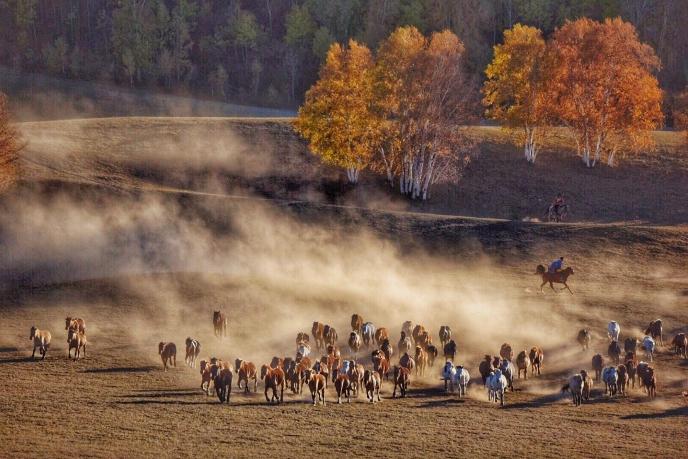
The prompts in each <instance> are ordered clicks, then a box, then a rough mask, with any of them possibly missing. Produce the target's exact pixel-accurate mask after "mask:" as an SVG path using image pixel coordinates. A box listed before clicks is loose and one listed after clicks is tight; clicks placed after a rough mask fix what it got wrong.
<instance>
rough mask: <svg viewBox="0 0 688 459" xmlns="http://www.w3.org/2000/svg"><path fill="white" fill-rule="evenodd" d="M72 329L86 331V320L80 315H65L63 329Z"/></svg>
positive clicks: (80, 331)
mask: <svg viewBox="0 0 688 459" xmlns="http://www.w3.org/2000/svg"><path fill="white" fill-rule="evenodd" d="M69 329H73V330H76V331H78V332H79V333H86V322H84V319H82V318H80V317H74V318H72V317H67V318H66V319H65V330H69Z"/></svg>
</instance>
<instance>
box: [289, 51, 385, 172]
mask: <svg viewBox="0 0 688 459" xmlns="http://www.w3.org/2000/svg"><path fill="white" fill-rule="evenodd" d="M373 67H374V63H373V57H372V55H371V53H370V50H369V49H368V48H367V47H366V46H365V45H362V44H359V43H358V42H356V41H355V40H350V41H349V45H348V47H346V48H344V47H342V46H341V45H339V44H338V43H335V44H333V45H332V46H331V47H330V49H329V51H328V53H327V58H326V60H325V63H324V64H323V67H322V69H321V70H320V79H319V80H318V82H317V83H316V84H315V85H313V87H311V88H310V89H309V90H308V92H307V93H306V99H305V102H304V104H303V105H302V106H301V108H300V109H299V113H298V118H297V119H296V121H295V123H294V125H295V128H296V130H297V132H299V134H301V136H302V137H304V138H305V139H306V140H308V142H309V146H310V149H311V150H312V151H313V153H315V154H316V155H318V156H320V157H321V158H322V160H323V161H324V162H325V163H327V164H331V165H333V166H338V167H342V168H344V169H346V172H347V178H348V180H349V182H350V183H357V182H358V177H359V173H360V171H361V170H362V169H364V168H366V167H367V166H368V165H369V163H370V161H371V158H372V156H373V154H374V152H375V151H376V145H377V142H378V141H379V140H380V133H379V131H380V127H381V121H380V119H379V117H378V116H377V112H376V110H375V107H374V104H373V103H374V98H373V73H372V70H373Z"/></svg>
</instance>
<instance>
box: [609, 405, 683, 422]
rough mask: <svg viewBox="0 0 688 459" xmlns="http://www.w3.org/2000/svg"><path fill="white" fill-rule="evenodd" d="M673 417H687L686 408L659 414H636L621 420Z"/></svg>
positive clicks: (623, 417) (673, 409)
mask: <svg viewBox="0 0 688 459" xmlns="http://www.w3.org/2000/svg"><path fill="white" fill-rule="evenodd" d="M675 416H683V417H686V416H688V406H680V407H677V408H672V409H670V410H666V411H662V412H661V413H638V414H629V415H627V416H621V419H663V418H672V417H675Z"/></svg>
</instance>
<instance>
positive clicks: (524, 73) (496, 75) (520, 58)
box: [483, 24, 549, 163]
mask: <svg viewBox="0 0 688 459" xmlns="http://www.w3.org/2000/svg"><path fill="white" fill-rule="evenodd" d="M545 50H546V45H545V40H544V39H543V38H542V33H541V32H540V30H538V29H536V28H535V27H529V26H524V25H521V24H516V25H515V26H514V27H513V28H512V29H510V30H506V31H505V32H504V43H503V44H501V45H497V46H495V47H494V57H493V59H492V62H491V63H490V65H489V66H488V67H487V69H486V70H485V76H486V77H487V80H486V81H485V83H484V85H483V95H484V98H483V104H484V105H485V107H486V108H487V112H486V114H487V116H488V117H489V118H492V119H494V120H497V121H499V122H501V123H503V124H502V125H503V126H504V127H506V128H508V129H515V130H516V131H517V133H520V135H519V140H520V141H521V143H522V145H523V146H524V150H525V157H526V160H527V161H528V162H531V163H534V162H535V159H536V158H537V155H538V152H539V147H540V143H541V138H542V130H543V127H544V126H546V125H547V124H548V121H549V111H548V103H549V101H548V100H547V97H546V84H547V81H548V75H547V71H546V66H545V57H546V56H545Z"/></svg>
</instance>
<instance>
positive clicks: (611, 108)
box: [548, 18, 662, 167]
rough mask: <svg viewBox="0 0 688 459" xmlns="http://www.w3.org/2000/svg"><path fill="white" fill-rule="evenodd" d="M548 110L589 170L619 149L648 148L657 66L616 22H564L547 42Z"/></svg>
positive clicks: (656, 111) (655, 116)
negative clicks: (571, 137) (567, 133)
mask: <svg viewBox="0 0 688 459" xmlns="http://www.w3.org/2000/svg"><path fill="white" fill-rule="evenodd" d="M549 52H550V56H551V59H552V65H551V67H550V68H549V72H550V74H549V76H548V77H549V82H550V84H551V93H548V100H550V101H551V109H552V111H553V113H554V114H555V115H556V117H557V119H558V120H559V121H560V122H561V123H563V124H564V125H566V126H568V127H569V128H570V130H571V132H572V133H573V135H574V138H575V141H576V145H577V147H578V152H579V154H580V155H581V156H582V159H583V161H584V162H585V164H586V165H587V166H588V167H593V166H594V165H595V164H596V163H597V162H598V161H601V160H602V159H603V158H606V161H607V163H608V164H609V165H613V164H614V162H615V154H616V153H617V152H618V151H638V150H641V149H650V148H652V147H653V142H652V137H651V135H650V131H651V130H652V129H655V128H657V127H658V126H660V125H661V122H662V111H661V100H662V93H661V90H660V89H659V84H658V82H657V79H656V78H655V76H654V75H653V73H654V72H656V71H658V70H659V67H660V62H659V59H658V58H657V56H656V54H655V52H654V50H653V49H652V48H651V47H650V46H648V45H646V44H643V43H641V42H640V40H639V38H638V34H637V32H636V30H635V28H634V27H633V25H631V24H629V23H627V22H624V21H622V20H621V19H618V18H617V19H606V20H605V21H604V22H603V23H599V22H596V21H593V20H590V19H578V20H576V21H573V22H567V23H566V24H564V25H563V26H562V27H561V28H559V29H557V30H556V31H555V33H554V36H553V38H552V41H551V43H550V50H549Z"/></svg>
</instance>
